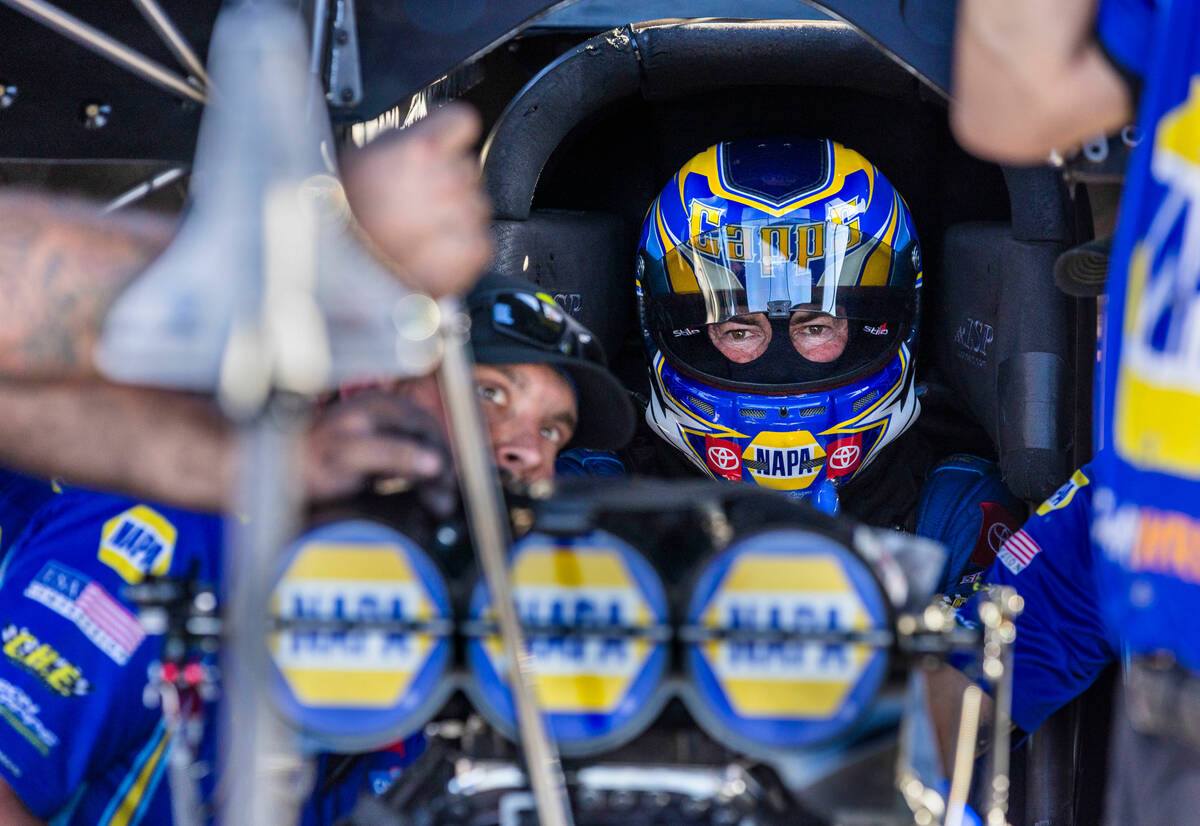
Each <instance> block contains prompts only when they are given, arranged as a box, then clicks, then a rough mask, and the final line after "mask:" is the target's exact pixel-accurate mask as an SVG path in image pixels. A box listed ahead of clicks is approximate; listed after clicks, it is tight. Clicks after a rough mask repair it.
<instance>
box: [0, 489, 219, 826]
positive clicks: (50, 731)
mask: <svg viewBox="0 0 1200 826" xmlns="http://www.w3.org/2000/svg"><path fill="white" fill-rule="evenodd" d="M219 547H220V531H219V522H218V520H216V519H214V518H212V517H205V516H199V515H197V514H192V513H187V512H185V511H181V510H178V509H174V508H167V507H163V506H160V505H150V504H146V503H143V502H138V501H137V500H134V499H128V498H125V497H120V496H110V495H103V494H96V493H91V492H84V491H72V490H68V491H66V492H64V493H62V494H61V495H59V496H56V497H54V498H53V499H51V500H49V501H48V502H47V503H46V504H44V505H43V506H42V507H41V508H40V509H38V510H37V512H36V513H35V514H34V515H33V517H32V518H31V519H30V521H29V524H28V526H27V528H26V530H25V532H24V533H23V534H22V535H21V537H20V538H19V539H18V540H17V541H16V543H15V545H14V546H13V548H12V550H11V552H10V559H9V563H8V566H7V568H6V570H5V574H4V579H3V582H2V583H0V638H2V647H0V651H2V652H3V654H2V656H0V775H2V776H3V778H4V780H5V781H6V782H7V783H8V784H9V785H10V786H11V787H12V788H13V789H14V790H15V791H16V793H17V795H18V796H19V797H20V798H21V799H22V800H23V801H24V802H25V805H26V806H28V807H29V809H30V810H31V811H32V812H33V813H34V814H35V815H37V816H38V817H41V818H44V819H46V820H51V819H53V820H54V822H55V823H63V824H88V826H108V824H133V823H139V822H142V823H169V822H170V820H171V815H170V803H169V797H168V792H167V784H166V782H165V778H164V774H165V768H166V759H165V757H166V750H167V736H166V732H165V730H164V727H163V724H162V720H161V715H160V714H159V712H158V711H157V710H154V709H150V708H147V707H146V706H145V704H144V703H143V701H142V693H143V688H144V687H145V685H146V681H147V676H146V674H147V666H149V665H150V663H151V662H152V661H153V660H154V659H155V658H156V657H157V656H158V654H159V651H158V645H157V644H156V643H157V640H156V639H155V638H152V637H147V636H146V634H145V632H144V631H143V630H142V628H141V626H140V625H139V624H138V621H137V618H136V616H135V614H134V609H133V606H132V605H131V604H130V603H129V601H128V600H127V599H126V598H125V596H124V588H125V587H126V586H127V585H129V584H132V583H134V582H137V581H139V580H140V579H141V578H143V577H144V576H145V575H146V574H148V573H156V574H170V575H174V576H179V575H181V574H183V573H185V572H191V571H193V570H194V572H195V574H196V575H197V576H199V577H201V578H204V579H207V580H208V581H213V582H215V581H216V575H217V573H218V572H217V570H216V567H215V566H216V564H217V562H218V555H217V554H215V553H214V549H216V548H219ZM193 566H194V568H193Z"/></svg>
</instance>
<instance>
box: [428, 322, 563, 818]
mask: <svg viewBox="0 0 1200 826" xmlns="http://www.w3.org/2000/svg"><path fill="white" fill-rule="evenodd" d="M441 312H442V338H443V353H442V363H441V367H440V369H439V371H438V378H439V380H440V384H441V389H442V398H443V401H444V402H445V405H446V412H447V414H448V416H447V418H448V419H449V421H450V437H451V443H452V444H453V446H454V458H455V461H456V462H457V464H458V473H459V480H460V483H461V485H462V490H463V498H464V500H465V502H466V509H467V517H468V519H469V520H470V524H471V533H472V537H473V539H474V543H475V548H476V553H477V554H478V556H479V562H480V567H481V568H482V569H483V575H484V578H485V580H486V581H487V586H488V591H489V592H490V594H491V597H492V606H493V607H494V608H495V610H496V618H497V620H498V621H499V624H500V636H501V640H502V641H503V644H504V653H505V657H506V658H507V660H508V663H509V684H510V685H511V686H512V692H513V698H514V700H515V701H516V708H517V728H518V731H519V733H520V737H521V747H522V749H523V750H524V753H525V764H526V766H527V768H528V770H529V778H530V783H531V785H532V787H533V795H534V800H535V802H536V804H537V810H538V820H539V822H540V823H541V824H542V826H571V824H572V823H573V821H572V818H571V807H570V802H569V800H568V798H567V790H566V782H565V780H564V779H563V774H562V766H561V765H560V764H559V762H558V753H557V751H556V749H555V748H554V744H553V743H551V741H550V738H549V737H548V736H547V734H546V728H545V725H544V723H543V720H542V714H541V710H540V709H539V708H538V704H537V699H536V696H535V694H534V685H533V672H532V668H531V665H532V663H531V659H530V656H529V653H528V651H527V650H526V648H525V640H524V635H523V634H522V633H521V624H520V622H519V621H518V619H517V609H516V606H515V605H514V604H513V598H512V584H511V583H510V582H509V579H508V546H509V537H508V521H507V519H505V517H504V512H503V510H502V508H501V504H500V492H499V489H498V483H497V480H496V470H495V467H494V466H493V464H492V461H491V451H490V450H488V447H487V445H488V442H487V438H486V436H485V433H484V429H483V421H482V417H481V416H480V413H479V407H478V402H477V399H476V395H475V377H474V373H473V372H472V370H471V360H470V356H469V355H468V353H467V349H466V342H465V339H466V330H467V319H466V316H465V315H464V314H463V312H462V310H461V308H460V307H459V305H458V303H457V302H455V301H453V300H451V299H443V300H442V302H441Z"/></svg>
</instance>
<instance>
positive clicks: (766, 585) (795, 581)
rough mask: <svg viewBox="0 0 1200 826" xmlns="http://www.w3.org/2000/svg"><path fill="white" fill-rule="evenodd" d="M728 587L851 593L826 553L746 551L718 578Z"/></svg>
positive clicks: (733, 588) (724, 587) (847, 583)
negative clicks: (762, 553)
mask: <svg viewBox="0 0 1200 826" xmlns="http://www.w3.org/2000/svg"><path fill="white" fill-rule="evenodd" d="M729 591H792V592H794V591H809V592H813V591H828V592H833V593H853V592H854V591H853V588H851V586H850V583H849V582H848V581H847V580H846V575H845V574H844V573H843V571H842V566H841V565H839V564H838V563H837V562H836V561H834V560H833V559H831V558H829V557H825V558H821V557H815V558H811V559H788V558H787V557H783V556H775V555H772V556H757V555H751V554H746V555H745V556H743V557H742V558H741V559H739V560H738V561H737V562H736V563H734V565H733V570H731V571H729V573H727V574H726V575H725V579H724V580H722V582H721V592H729Z"/></svg>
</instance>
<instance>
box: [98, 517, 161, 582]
mask: <svg viewBox="0 0 1200 826" xmlns="http://www.w3.org/2000/svg"><path fill="white" fill-rule="evenodd" d="M177 535H178V534H177V531H176V530H175V526H174V525H172V524H171V521H170V520H169V519H167V518H166V517H165V516H163V515H162V514H161V513H159V512H158V511H156V510H154V509H153V508H151V507H149V506H148V505H135V506H134V507H132V508H130V509H129V510H126V511H122V512H121V513H119V514H117V515H116V516H114V517H113V518H112V519H109V520H108V521H107V522H105V523H104V524H103V525H102V526H101V528H100V550H99V552H98V553H97V554H96V556H97V558H98V559H99V560H100V561H101V562H103V563H104V564H105V565H107V566H108V567H110V568H112V569H113V570H114V571H116V572H117V573H118V574H120V575H121V579H123V580H125V581H126V582H128V583H129V584H130V585H136V584H137V583H139V582H141V581H142V580H143V579H145V578H146V576H147V574H151V575H154V576H164V575H165V574H166V573H167V571H168V570H170V568H171V559H172V557H173V556H174V555H175V539H176V537H177Z"/></svg>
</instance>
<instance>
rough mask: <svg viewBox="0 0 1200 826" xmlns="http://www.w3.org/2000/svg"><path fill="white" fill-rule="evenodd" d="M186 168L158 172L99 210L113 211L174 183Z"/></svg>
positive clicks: (177, 167) (183, 173)
mask: <svg viewBox="0 0 1200 826" xmlns="http://www.w3.org/2000/svg"><path fill="white" fill-rule="evenodd" d="M187 173H188V168H187V167H186V166H175V167H172V168H170V169H168V170H167V171H165V172H159V173H158V174H157V175H155V176H154V177H153V178H151V179H150V180H148V181H142V182H141V183H140V184H138V185H137V186H135V187H133V188H132V189H127V190H126V191H125V192H123V193H121V194H120V195H118V196H117V197H116V198H114V199H112V200H111V201H109V202H108V204H106V205H105V207H104V209H103V210H101V211H102V212H104V213H109V212H115V211H116V210H118V209H121V208H123V207H127V206H129V205H130V204H132V203H136V202H137V201H140V200H142V199H143V198H145V197H146V196H147V195H149V194H150V193H152V192H157V191H158V190H160V189H162V188H163V187H164V186H168V185H170V184H173V183H175V181H178V180H179V179H180V178H182V177H183V176H185V175H187Z"/></svg>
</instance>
